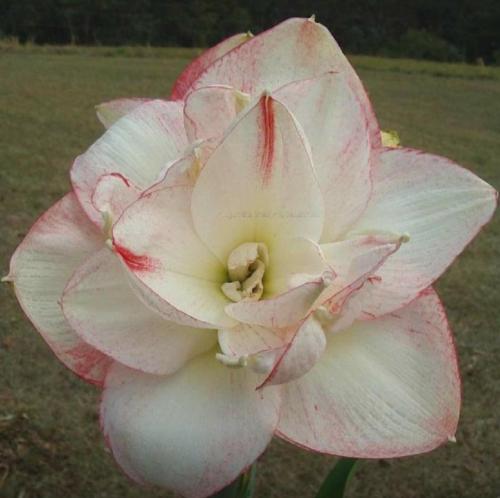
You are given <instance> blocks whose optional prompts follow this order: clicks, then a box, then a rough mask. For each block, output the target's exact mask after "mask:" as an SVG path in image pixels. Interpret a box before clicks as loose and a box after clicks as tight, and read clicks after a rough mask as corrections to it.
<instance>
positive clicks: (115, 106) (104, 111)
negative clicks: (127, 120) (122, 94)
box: [95, 98, 150, 129]
mask: <svg viewBox="0 0 500 498" xmlns="http://www.w3.org/2000/svg"><path fill="white" fill-rule="evenodd" d="M149 100H150V99H140V98H132V99H116V100H110V101H109V102H103V103H102V104H99V105H96V107H95V110H96V113H97V117H98V118H99V121H100V122H101V123H102V124H103V125H104V128H106V129H108V128H109V127H111V125H113V124H114V123H116V121H118V120H119V119H120V118H122V117H123V116H125V115H126V114H128V113H130V112H132V111H133V110H134V109H137V107H139V106H141V105H142V104H145V103H146V102H149Z"/></svg>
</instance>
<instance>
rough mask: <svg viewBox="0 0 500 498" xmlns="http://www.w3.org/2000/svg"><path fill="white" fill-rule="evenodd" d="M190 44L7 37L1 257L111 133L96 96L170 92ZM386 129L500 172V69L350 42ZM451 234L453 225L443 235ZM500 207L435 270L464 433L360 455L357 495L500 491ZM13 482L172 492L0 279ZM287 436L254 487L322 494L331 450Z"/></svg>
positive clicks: (1, 266) (33, 486) (118, 495)
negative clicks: (399, 450)
mask: <svg viewBox="0 0 500 498" xmlns="http://www.w3.org/2000/svg"><path fill="white" fill-rule="evenodd" d="M192 56H193V51H183V50H178V49H173V50H168V49H162V50H156V51H155V50H154V49H77V48H71V49H60V50H54V49H51V50H47V49H36V47H31V48H30V49H26V50H23V49H20V48H19V47H13V48H10V49H9V47H4V49H3V50H2V51H0V75H1V78H0V219H1V220H2V225H1V226H2V237H1V241H0V270H1V271H3V273H4V274H5V273H7V270H8V261H9V257H10V255H11V254H12V252H13V251H14V249H15V247H16V246H17V244H18V243H19V242H20V240H21V239H22V237H23V236H24V234H25V233H26V231H27V230H28V228H29V227H30V226H31V224H32V223H33V221H34V220H35V219H36V217H37V216H38V215H39V214H40V213H42V212H43V211H44V210H45V209H46V208H48V207H49V206H50V205H51V204H52V203H53V202H54V201H55V200H57V199H58V198H60V197H61V196H62V195H63V194H64V193H65V192H66V191H67V190H68V188H69V183H68V170H69V167H70V165H71V162H72V160H73V158H74V157H75V156H76V155H78V154H79V153H81V152H82V151H84V150H85V149H86V147H88V146H89V145H90V144H91V143H92V142H93V141H94V140H95V139H96V138H97V137H98V136H99V135H100V134H101V133H102V129H101V126H100V124H99V123H98V121H97V120H96V118H95V114H94V105H95V104H97V103H99V102H102V101H106V100H109V99H113V98H117V97H123V96H150V97H153V96H160V97H166V96H167V95H168V93H169V89H170V86H171V84H172V82H173V80H174V77H175V75H177V74H178V73H179V71H180V70H181V69H182V67H183V66H184V65H185V64H186V63H187V62H188V60H189V58H191V57H192ZM352 60H353V63H354V65H355V66H356V67H357V68H358V70H359V73H360V76H361V78H362V80H363V82H364V83H365V85H366V87H367V88H368V90H369V93H370V95H371V98H372V100H373V103H374V106H375V109H376V112H377V114H378V117H379V119H380V121H381V123H382V125H383V128H384V129H390V130H397V131H398V132H399V134H400V136H401V139H402V141H403V143H404V144H405V145H407V146H411V147H415V148H422V149H425V150H428V151H432V152H434V153H438V154H443V155H446V156H448V157H450V158H452V159H454V160H455V161H457V162H459V163H460V164H462V165H464V166H466V167H468V168H470V169H472V170H473V171H474V172H476V173H477V174H479V175H480V176H481V177H482V178H484V179H485V180H487V181H489V182H490V183H491V184H493V185H494V186H495V187H496V188H497V189H498V188H499V186H500V69H490V68H482V67H472V66H461V65H444V64H437V63H418V62H413V61H395V60H388V59H375V58H367V57H358V58H353V59H352ZM443 236H444V235H443ZM499 253H500V220H499V217H498V216H497V217H496V218H495V219H494V220H493V222H492V223H491V224H490V225H489V226H488V227H487V228H486V229H485V230H483V232H482V233H481V235H480V237H479V238H478V239H477V240H476V241H475V242H474V243H473V244H472V245H471V246H470V247H469V248H468V249H467V251H466V252H465V253H464V254H463V255H462V256H461V258H459V260H458V261H457V262H456V263H455V264H454V265H453V267H452V268H451V269H450V270H449V271H448V272H447V273H446V274H445V275H444V277H443V278H442V279H441V280H440V283H439V284H438V286H437V287H438V290H439V292H440V294H441V296H442V297H443V299H444V302H445V304H446V308H447V310H448V313H449V316H450V320H451V324H452V327H453V329H454V331H455V335H456V340H457V346H458V350H459V354H460V366H461V371H462V376H463V408H462V416H461V421H460V427H459V431H458V434H457V443H456V444H448V445H446V446H445V447H443V448H440V449H438V450H437V451H434V452H433V453H431V454H429V455H423V456H418V457H412V458H405V459H399V460H391V461H388V460H383V461H370V462H368V461H367V462H362V463H361V465H360V466H359V469H358V471H357V473H356V474H355V477H354V478H353V480H352V483H351V486H350V489H349V492H348V495H347V496H348V497H350V498H355V497H356V498H382V497H384V498H393V497H396V498H450V497H459V498H498V497H499V496H500V472H499V468H498V463H499V457H500V453H499V448H500V426H499V424H500V418H499V412H500V410H499V409H500V405H499V399H500V382H499V379H500V362H499V361H498V354H499V353H500V337H499V331H498V328H499V325H500V305H499V304H500V301H499V297H500V290H499V289H500V287H499V285H498V283H499V282H500V265H499V264H498V261H499V259H498V256H499ZM0 293H1V301H0V496H2V497H5V498H74V497H75V498H101V497H102V498H104V497H109V498H138V497H150V496H151V497H160V496H164V497H168V496H169V495H168V494H165V493H163V492H160V491H156V490H152V489H146V490H145V489H143V488H140V487H138V486H136V485H134V484H132V483H130V482H129V481H128V480H127V479H126V478H125V477H123V475H122V474H121V473H120V472H119V471H118V469H117V468H116V467H115V465H114V463H113V461H112V458H111V455H110V454H109V453H108V452H107V450H106V449H105V448H104V444H103V441H102V438H101V436H100V433H99V429H98V424H97V403H98V397H99V393H98V391H97V390H96V389H95V388H93V387H91V386H88V385H85V384H84V383H82V382H81V381H79V380H78V379H77V378H76V377H74V376H73V375H72V374H71V373H70V372H69V371H67V370H65V369H64V367H62V366H61V365H60V364H59V363H58V362H57V361H56V360H55V358H54V357H53V355H52V353H51V352H50V351H49V349H48V348H47V346H46V345H45V344H44V342H43V341H42V339H41V338H40V337H39V335H38V334H37V333H36V332H35V331H34V330H33V328H32V326H31V325H30V324H29V322H28V321H27V319H26V318H25V317H24V316H23V314H22V313H21V311H20V309H19V307H18V305H17V303H16V301H15V299H14V296H13V293H12V292H11V290H10V289H9V288H8V286H2V288H1V289H0ZM334 460H335V459H334V458H331V457H326V456H321V455H313V454H310V453H306V452H305V451H303V450H301V449H298V448H295V447H293V446H291V445H289V444H286V443H283V442H280V441H276V442H274V443H273V444H272V445H271V447H270V448H269V450H268V451H267V452H266V454H265V455H264V456H263V457H262V459H261V460H260V462H259V478H258V488H257V493H256V497H257V498H283V497H287V498H309V497H311V498H312V497H313V496H314V490H315V489H317V487H318V485H319V483H320V482H321V480H322V479H323V477H324V476H325V474H326V472H327V471H328V469H329V468H330V467H331V466H332V464H333V463H334Z"/></svg>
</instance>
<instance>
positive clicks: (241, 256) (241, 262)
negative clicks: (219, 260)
mask: <svg viewBox="0 0 500 498" xmlns="http://www.w3.org/2000/svg"><path fill="white" fill-rule="evenodd" d="M268 264H269V253H268V251H267V247H266V246H265V244H262V243H259V242H246V243H244V244H241V245H240V246H238V247H237V248H236V249H235V250H234V251H232V252H231V254H230V255H229V258H228V260H227V272H228V276H229V282H225V283H224V284H222V286H221V290H222V292H223V293H224V295H225V296H226V297H227V298H228V299H230V300H231V301H234V302H235V303H237V302H239V301H242V300H243V299H245V300H251V301H258V300H259V299H260V298H261V297H262V294H263V293H264V285H263V283H262V280H263V278H264V273H265V271H266V266H267V265H268Z"/></svg>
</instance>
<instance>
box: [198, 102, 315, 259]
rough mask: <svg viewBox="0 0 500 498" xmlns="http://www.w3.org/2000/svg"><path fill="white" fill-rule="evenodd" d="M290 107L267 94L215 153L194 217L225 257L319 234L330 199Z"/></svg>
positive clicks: (207, 166) (203, 177)
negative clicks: (247, 245) (256, 245)
mask: <svg viewBox="0 0 500 498" xmlns="http://www.w3.org/2000/svg"><path fill="white" fill-rule="evenodd" d="M304 140H305V139H304V137H303V135H302V132H301V131H300V130H299V128H297V124H296V122H295V120H294V119H293V117H292V116H291V114H290V113H289V112H288V111H287V110H286V108H285V107H284V106H283V105H282V104H279V103H278V102H276V101H275V100H274V99H273V98H272V97H269V96H263V97H261V99H260V100H259V101H258V103H257V104H256V105H255V106H254V107H252V108H251V109H250V110H249V112H247V113H246V114H245V115H244V116H243V117H242V118H241V119H240V120H239V121H238V122H237V123H236V125H235V126H234V127H233V128H232V130H231V131H230V132H229V133H228V135H227V136H226V137H225V139H224V140H223V142H222V143H221V144H220V145H219V146H218V147H217V148H216V150H215V152H214V153H213V154H212V155H211V156H210V158H209V160H208V161H207V163H206V164H205V166H204V168H203V170H202V171H201V173H200V176H199V178H198V181H197V183H196V185H195V187H194V191H193V198H192V212H193V221H194V224H195V227H196V231H197V232H198V234H199V235H200V237H201V238H202V239H203V241H204V242H205V243H206V245H207V246H208V247H209V248H210V249H211V250H212V251H213V252H214V254H216V255H217V256H218V257H219V259H220V260H221V262H223V263H225V262H226V260H227V257H228V255H229V253H230V252H231V251H232V250H233V249H235V248H236V247H238V246H239V245H240V244H242V243H243V242H263V243H265V244H266V245H267V246H268V249H269V251H270V252H271V251H272V250H273V246H274V244H275V243H276V241H277V240H280V239H283V238H294V237H298V236H301V237H305V238H310V239H312V240H313V241H316V240H318V238H319V236H320V234H321V230H322V227H323V203H322V198H321V193H320V190H319V186H318V183H317V180H316V177H315V175H314V171H313V167H312V164H311V158H310V155H309V153H308V149H307V143H306V142H305V141H304Z"/></svg>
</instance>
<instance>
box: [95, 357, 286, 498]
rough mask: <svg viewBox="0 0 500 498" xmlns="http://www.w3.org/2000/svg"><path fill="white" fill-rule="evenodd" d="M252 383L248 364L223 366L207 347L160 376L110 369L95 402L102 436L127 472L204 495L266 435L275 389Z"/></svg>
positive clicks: (189, 496) (191, 495)
mask: <svg viewBox="0 0 500 498" xmlns="http://www.w3.org/2000/svg"><path fill="white" fill-rule="evenodd" d="M255 384H256V376H255V375H254V374H252V372H251V371H250V370H249V369H246V368H240V369H231V368H227V367H225V366H223V365H221V364H219V362H217V361H216V360H215V354H214V353H213V352H212V353H208V354H207V355H204V356H200V357H197V358H195V359H194V360H192V361H191V362H190V363H189V364H188V365H186V366H185V367H184V368H182V369H181V370H179V371H178V372H177V373H175V374H174V375H171V376H168V377H157V376H154V377H153V376H148V375H145V374H140V373H137V372H133V371H131V370H127V369H125V368H119V367H117V368H114V369H113V370H112V372H111V374H110V376H109V377H108V378H107V380H106V388H105V391H104V396H103V401H102V408H101V419H102V426H103V430H104V435H105V437H106V438H107V440H108V442H109V444H110V446H111V449H112V451H113V455H114V457H115V458H116V460H117V462H118V463H119V464H120V466H121V467H122V468H123V469H124V470H125V471H126V472H127V474H129V475H130V476H131V477H132V478H134V479H136V480H139V481H141V482H147V483H151V484H156V485H159V486H161V487H163V488H166V489H169V490H171V491H174V492H177V493H180V494H182V496H185V497H186V498H204V497H206V496H209V495H212V494H213V493H215V492H216V491H218V490H220V489H221V488H223V487H225V486H226V485H228V484H229V483H230V482H231V481H233V480H234V479H236V478H237V477H238V475H239V474H240V473H241V472H242V471H243V470H244V469H245V468H246V467H248V466H249V465H251V464H252V463H253V461H254V460H255V459H256V458H257V457H258V456H259V455H260V454H261V453H262V452H263V451H264V449H265V448H266V446H267V444H268V443H269V442H270V440H271V437H272V434H273V431H274V428H275V426H276V423H277V419H278V410H279V391H277V390H276V388H270V389H266V390H264V391H263V392H257V391H256V390H255Z"/></svg>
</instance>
